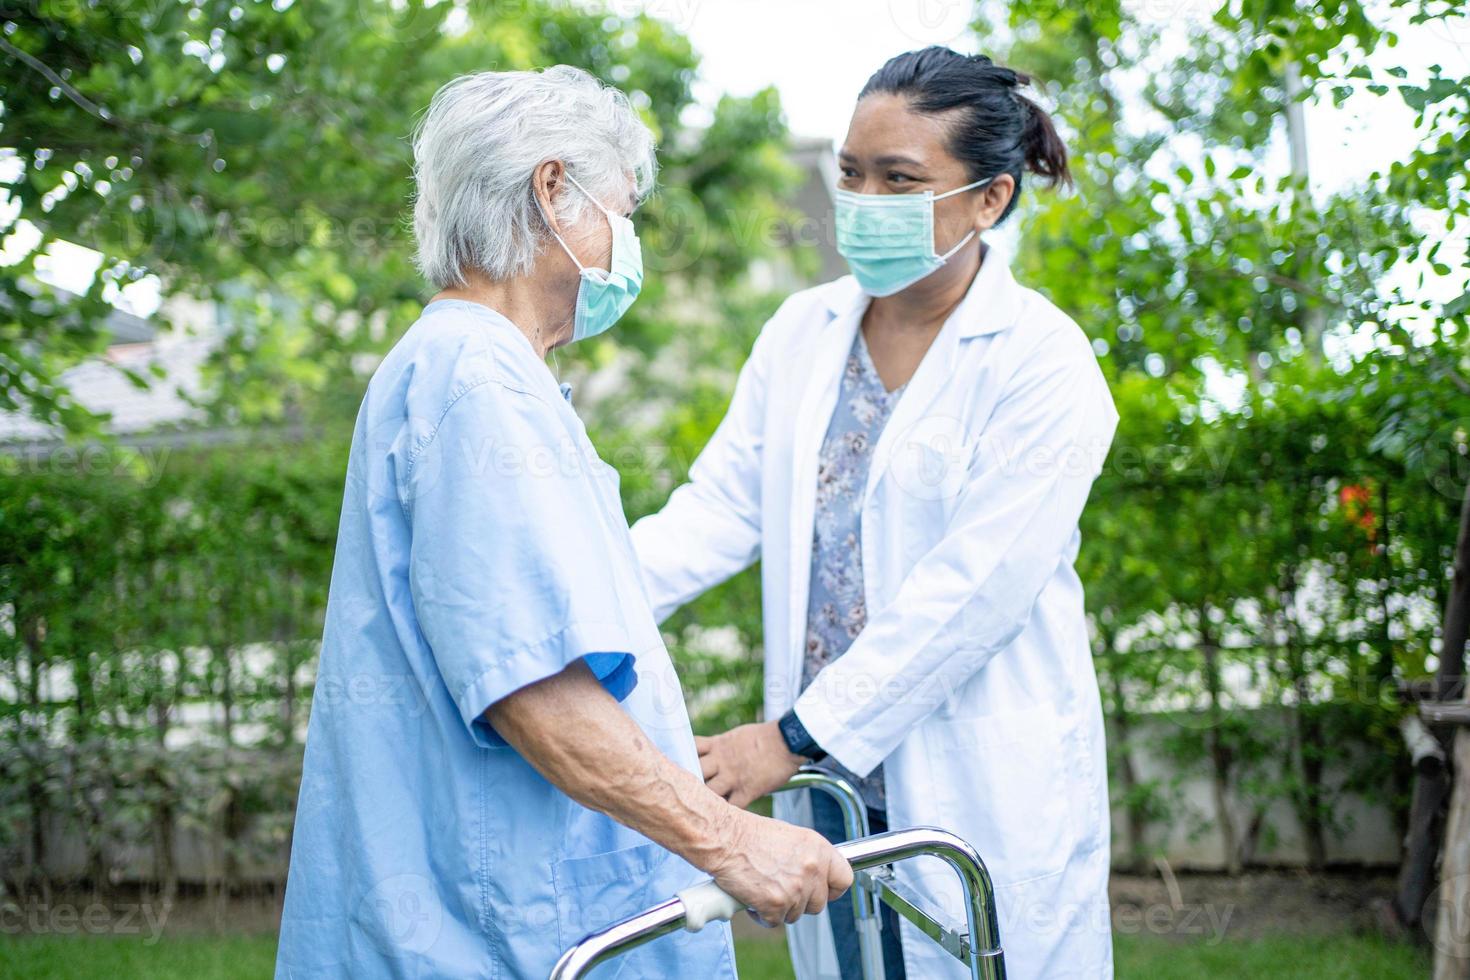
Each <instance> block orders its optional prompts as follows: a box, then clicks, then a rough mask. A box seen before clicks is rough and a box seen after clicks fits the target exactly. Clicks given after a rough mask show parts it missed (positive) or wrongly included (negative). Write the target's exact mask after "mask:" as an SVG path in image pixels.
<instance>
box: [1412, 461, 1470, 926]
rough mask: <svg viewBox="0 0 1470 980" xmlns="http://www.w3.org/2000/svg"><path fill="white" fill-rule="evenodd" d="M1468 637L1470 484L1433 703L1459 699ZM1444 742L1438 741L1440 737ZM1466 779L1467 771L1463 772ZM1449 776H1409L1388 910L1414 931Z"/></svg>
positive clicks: (1436, 770) (1427, 772)
mask: <svg viewBox="0 0 1470 980" xmlns="http://www.w3.org/2000/svg"><path fill="white" fill-rule="evenodd" d="M1467 633H1470V484H1467V485H1466V487H1465V499H1464V502H1463V504H1462V505H1461V508H1460V533H1459V538H1458V540H1457V541H1456V543H1455V575H1454V580H1453V583H1452V584H1451V586H1450V595H1449V599H1448V600H1447V601H1446V602H1445V611H1444V629H1443V630H1442V631H1441V636H1442V640H1443V642H1442V644H1441V646H1440V653H1439V669H1438V670H1437V671H1436V672H1435V685H1434V686H1435V700H1437V701H1449V700H1452V699H1454V698H1458V697H1461V696H1462V695H1463V691H1462V688H1463V684H1464V676H1465V641H1466V635H1467ZM1441 740H1443V737H1442V738H1441ZM1467 776H1470V772H1467ZM1449 790H1450V786H1449V774H1448V773H1447V772H1446V770H1445V767H1444V766H1442V765H1430V766H1426V767H1421V768H1420V769H1419V770H1418V771H1416V773H1415V776H1414V796H1413V803H1412V808H1411V809H1410V811H1409V837H1408V840H1407V842H1406V843H1405V847H1404V863H1403V865H1402V866H1401V867H1400V868H1399V880H1398V894H1397V895H1395V896H1394V900H1393V911H1394V913H1395V914H1396V915H1397V916H1398V919H1399V922H1400V923H1401V924H1403V925H1404V926H1406V927H1409V928H1413V927H1416V926H1418V925H1420V924H1421V923H1422V921H1423V918H1422V917H1423V913H1424V903H1425V902H1426V901H1428V900H1429V893H1430V889H1432V888H1433V887H1434V864H1435V860H1436V859H1437V858H1438V857H1439V844H1440V837H1439V832H1438V830H1439V826H1440V812H1441V808H1442V807H1443V806H1444V801H1445V799H1446V798H1447V797H1448V796H1449Z"/></svg>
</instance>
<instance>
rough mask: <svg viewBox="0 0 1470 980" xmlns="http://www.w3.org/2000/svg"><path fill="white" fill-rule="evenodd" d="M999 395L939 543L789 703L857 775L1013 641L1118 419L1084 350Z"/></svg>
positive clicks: (1038, 363) (1034, 361)
mask: <svg viewBox="0 0 1470 980" xmlns="http://www.w3.org/2000/svg"><path fill="white" fill-rule="evenodd" d="M1078 340H1079V341H1080V340H1081V338H1080V336H1079V337H1078ZM1010 387H1011V388H1012V390H1011V391H1010V392H1009V393H1008V394H1007V395H1005V396H1003V397H1002V400H1001V402H1000V403H999V404H998V405H997V406H996V409H995V412H994V414H993V416H992V417H991V419H990V421H989V423H988V424H987V425H986V427H985V430H984V432H983V433H982V434H981V436H980V437H979V439H978V440H977V444H976V446H975V449H974V451H973V453H972V454H971V456H970V464H969V471H968V473H967V475H966V480H965V483H964V484H963V486H962V488H961V489H960V491H959V495H958V497H957V499H956V501H955V507H954V509H953V511H952V515H951V517H950V521H949V525H948V528H947V530H946V533H945V535H944V537H943V538H942V539H941V540H940V541H939V543H938V544H936V545H935V546H933V547H932V548H931V549H930V550H929V551H928V552H927V553H926V554H924V555H923V556H921V557H920V558H919V560H918V561H917V562H916V563H915V564H914V566H913V567H912V568H911V569H910V571H909V573H908V575H907V576H906V577H905V578H904V580H903V582H902V584H901V585H900V586H899V590H898V593H897V595H896V597H895V598H894V600H893V601H892V602H891V603H889V604H888V605H887V606H885V607H884V608H883V609H881V610H877V611H876V612H875V613H874V614H873V615H872V617H871V619H870V620H869V622H868V624H867V626H866V627H865V628H864V629H863V631H862V633H861V634H860V635H859V636H858V638H857V639H856V640H855V641H854V642H853V645H852V646H851V647H850V648H849V649H848V651H847V652H846V653H845V654H843V656H841V657H840V658H838V659H837V660H835V661H834V662H832V663H831V664H829V665H828V666H827V667H825V668H824V669H823V670H822V671H821V672H820V673H818V674H817V676H816V677H815V678H814V679H813V682H812V684H811V685H810V686H809V687H808V688H807V689H806V691H804V692H803V693H802V695H801V697H800V698H798V699H797V702H796V713H797V715H798V716H799V717H800V718H801V720H802V722H803V724H805V725H806V728H807V731H808V732H810V733H811V735H812V737H813V738H814V739H815V740H816V742H817V744H818V745H820V746H821V747H822V748H823V749H825V750H826V751H827V752H828V753H830V754H831V755H832V756H833V757H834V758H835V759H836V760H837V761H838V762H840V763H842V765H844V766H846V767H847V768H849V769H851V770H852V771H853V772H854V773H856V774H857V775H859V776H865V775H867V774H868V773H869V772H871V771H872V770H873V769H874V768H875V767H876V766H877V765H878V764H879V763H881V762H882V761H883V760H884V759H885V758H886V757H887V756H888V755H889V754H890V753H892V751H893V750H894V749H895V748H897V746H898V744H899V742H900V741H902V740H903V738H904V736H905V735H906V734H907V733H908V732H909V731H910V730H911V729H912V728H913V727H914V726H915V725H917V724H918V723H919V722H921V721H923V720H924V719H925V718H926V717H927V716H928V715H929V714H930V713H931V712H932V711H934V710H935V709H936V708H937V707H939V706H940V705H941V704H942V703H943V702H944V700H945V698H946V697H948V696H949V695H950V694H952V693H953V692H954V691H956V690H958V689H959V688H960V687H961V686H963V685H964V684H965V682H966V681H967V680H969V679H970V678H971V677H972V676H973V675H974V674H975V672H976V671H979V670H981V669H983V668H984V667H985V665H986V664H987V663H988V662H989V661H990V659H991V658H992V657H994V656H995V655H996V654H997V653H999V652H1000V651H1002V650H1004V649H1005V648H1006V647H1007V646H1009V645H1010V643H1011V642H1012V641H1013V640H1014V639H1015V638H1016V636H1017V635H1019V633H1020V632H1021V630H1022V628H1023V627H1024V626H1025V625H1026V622H1027V621H1028V620H1029V619H1030V617H1031V611H1032V608H1033V607H1034V606H1035V603H1036V601H1037V598H1038V597H1039V596H1040V594H1041V590H1042V588H1043V587H1044V586H1045V585H1046V583H1047V581H1048V580H1049V579H1050V578H1051V577H1052V575H1053V574H1054V573H1055V571H1056V568H1057V563H1058V562H1060V561H1062V560H1064V555H1065V552H1066V549H1067V547H1068V545H1069V542H1070V540H1071V538H1072V536H1073V534H1074V533H1075V531H1076V528H1077V520H1078V518H1079V516H1080V515H1081V513H1082V507H1083V504H1084V503H1085V502H1086V500H1087V496H1088V493H1089V492H1090V490H1091V487H1092V483H1093V480H1094V479H1095V477H1096V476H1097V473H1098V472H1099V470H1100V469H1101V466H1102V461H1103V458H1104V457H1105V456H1106V453H1107V449H1108V446H1109V444H1110V443H1111V441H1112V436H1113V432H1114V429H1115V427H1116V424H1117V418H1118V416H1117V413H1116V411H1115V410H1114V408H1113V404H1112V399H1111V398H1110V396H1109V395H1108V392H1107V387H1106V384H1105V382H1104V381H1103V378H1102V374H1101V372H1100V371H1099V370H1098V367H1097V363H1096V361H1095V359H1094V358H1093V356H1092V353H1091V351H1090V350H1089V349H1087V348H1086V345H1085V342H1083V343H1081V344H1079V345H1075V350H1074V352H1069V354H1068V355H1066V356H1057V355H1056V354H1048V353H1044V352H1040V351H1038V352H1035V353H1034V354H1033V355H1032V357H1031V358H1030V359H1029V360H1028V366H1027V367H1026V368H1023V369H1022V374H1021V375H1019V376H1018V377H1017V378H1016V379H1015V380H1014V381H1013V383H1012V385H1011V386H1010ZM891 492H900V493H901V492H903V491H902V490H901V489H899V488H896V487H895V488H893V490H892V491H891Z"/></svg>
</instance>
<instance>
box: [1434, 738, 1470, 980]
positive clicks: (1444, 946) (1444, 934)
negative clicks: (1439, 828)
mask: <svg viewBox="0 0 1470 980" xmlns="http://www.w3.org/2000/svg"><path fill="white" fill-rule="evenodd" d="M1454 767H1455V773H1456V774H1457V775H1456V779H1455V788H1454V792H1453V793H1451V794H1450V812H1449V817H1448V819H1446V821H1445V835H1444V841H1445V843H1444V866H1443V867H1442V868H1441V874H1440V882H1441V884H1440V887H1439V894H1438V901H1437V902H1436V903H1435V904H1436V905H1437V908H1435V910H1434V920H1435V921H1434V980H1470V914H1467V913H1470V778H1467V775H1470V732H1467V731H1465V730H1464V729H1463V728H1462V729H1460V730H1459V731H1457V732H1455V749H1454Z"/></svg>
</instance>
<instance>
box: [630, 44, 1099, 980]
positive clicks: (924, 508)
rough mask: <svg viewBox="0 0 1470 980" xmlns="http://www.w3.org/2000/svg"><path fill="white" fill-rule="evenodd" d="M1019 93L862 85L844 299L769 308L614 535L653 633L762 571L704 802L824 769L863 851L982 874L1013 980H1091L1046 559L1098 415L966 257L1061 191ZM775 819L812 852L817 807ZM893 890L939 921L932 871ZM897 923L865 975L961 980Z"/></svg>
mask: <svg viewBox="0 0 1470 980" xmlns="http://www.w3.org/2000/svg"><path fill="white" fill-rule="evenodd" d="M1026 82H1027V79H1026V78H1025V76H1022V75H1019V74H1017V73H1016V72H1014V71H1012V70H1011V69H1009V68H1003V67H1001V66H999V65H996V64H993V63H992V62H991V61H990V60H989V59H988V58H985V57H983V56H977V57H965V56H963V55H959V54H956V53H955V52H953V51H950V50H947V49H944V48H937V47H931V48H928V49H926V50H923V51H917V52H911V53H909V54H904V55H900V56H898V57H896V58H894V59H893V60H891V61H889V62H888V63H887V64H886V65H884V66H883V68H882V69H880V70H879V71H878V73H877V74H875V75H874V76H873V77H872V78H871V79H869V80H868V83H867V85H866V86H865V87H864V88H863V91H862V94H861V95H860V96H859V98H858V103H857V108H856V110H855V111H854V113H853V116H852V121H851V124H850V126H849V128H848V132H847V138H846V141H845V142H844V143H843V146H842V150H841V153H840V155H839V164H840V167H841V180H840V183H839V189H838V190H837V192H836V228H837V246H838V249H839V250H840V251H841V253H842V254H843V255H844V256H845V257H846V259H847V261H848V265H849V267H850V268H851V270H852V275H851V276H847V277H844V278H842V279H839V280H837V281H836V282H831V283H828V284H826V285H823V286H818V287H816V288H814V289H809V290H806V291H803V292H800V293H797V294H796V295H794V296H792V297H791V298H790V299H788V300H787V301H786V302H785V303H784V304H782V306H781V308H780V309H779V310H778V311H777V312H776V314H775V316H773V317H772V318H771V320H770V322H769V323H767V324H766V326H765V328H764V329H763V330H762V331H761V334H760V336H759V338H758V339H757V340H756V342H755V347H754V350H753V351H752V352H751V355H750V359H749V360H748V361H747V362H746V364H745V366H744V368H743V369H742V370H741V372H740V378H739V381H738V383H737V384H736V386H735V394H734V399H733V401H732V402H731V405H730V409H729V412H728V414H727V415H726V416H725V419H724V421H723V422H722V423H721V424H720V426H719V428H718V430H717V431H716V432H715V434H714V437H713V438H712V439H711V440H710V443H709V445H708V446H706V447H705V449H704V451H703V452H702V453H701V454H700V456H699V459H698V460H697V461H696V463H695V465H694V467H693V468H692V469H691V471H690V480H689V483H688V484H686V485H684V486H682V487H679V488H678V489H677V490H676V491H675V492H674V494H673V495H672V496H671V497H670V498H669V501H668V504H667V505H666V506H665V507H664V508H663V510H662V511H661V512H659V513H658V514H655V515H652V516H650V517H647V518H644V519H643V520H641V521H639V522H638V523H637V525H635V527H634V528H633V540H634V543H635V547H636V549H637V552H638V557H639V559H640V561H641V563H642V566H643V572H644V579H645V582H646V584H647V587H648V591H649V594H650V598H651V600H652V602H653V606H654V610H655V614H656V615H657V616H659V618H663V617H665V616H667V615H668V614H669V613H670V612H671V611H672V610H673V609H674V608H676V607H677V606H679V605H680V604H681V603H684V602H686V601H688V600H689V599H690V598H692V597H694V596H696V595H698V594H699V593H701V592H703V591H704V590H705V589H708V588H710V587H711V586H713V585H715V584H716V583H718V582H720V581H722V580H724V579H725V578H727V577H728V576H730V575H732V574H734V573H736V572H738V571H740V570H741V569H743V568H745V567H746V566H748V565H750V564H751V563H752V562H753V561H754V560H755V559H756V558H757V557H759V558H760V559H761V570H762V579H763V595H764V600H763V602H764V620H765V669H766V683H765V716H766V718H768V719H771V720H769V721H766V722H764V723H761V724H755V725H745V726H742V727H740V728H736V729H734V730H732V731H730V732H727V733H725V734H723V735H719V736H716V737H714V738H710V739H704V740H701V741H700V746H699V748H700V755H701V757H702V764H703V773H704V777H705V780H706V782H707V784H708V785H709V786H710V787H711V788H712V789H714V790H715V791H716V792H717V793H720V794H721V795H723V796H725V797H726V798H727V799H729V800H730V801H731V802H732V803H734V804H736V805H737V806H743V805H746V804H747V803H749V802H750V801H751V800H754V799H756V798H758V797H761V796H763V795H765V794H766V793H769V792H770V791H772V790H773V789H775V788H776V787H778V786H780V785H781V784H782V783H784V782H785V781H786V780H787V779H788V778H789V777H790V776H791V775H792V773H793V772H795V771H796V769H797V767H798V766H799V765H801V764H803V763H805V762H806V761H807V760H822V761H823V764H824V765H830V766H833V767H835V768H836V769H837V770H838V771H839V772H843V773H845V774H848V775H849V776H850V777H851V778H854V779H857V780H859V781H860V782H859V785H860V788H861V789H862V791H863V793H864V796H865V798H866V800H867V802H868V804H869V806H870V808H872V810H873V811H874V813H873V814H872V815H873V816H874V817H875V823H876V825H877V826H878V827H881V826H883V825H884V824H885V823H886V825H887V826H888V827H890V828H894V829H896V828H901V827H908V826H913V825H920V824H931V825H937V826H940V827H944V828H947V829H949V830H952V831H954V832H956V833H958V834H960V835H961V836H962V837H964V838H966V839H968V840H969V841H970V842H971V843H972V844H974V845H975V847H976V848H978V849H979V851H980V853H981V854H982V855H983V856H984V858H985V860H986V862H987V864H988V865H989V868H990V870H991V872H992V874H993V876H994V879H995V883H996V885H997V888H998V895H999V903H1000V909H999V911H1000V925H1001V940H1002V943H1003V945H1004V947H1005V955H1006V965H1007V967H1008V968H1009V972H1010V976H1011V977H1013V978H1020V980H1027V978H1033V977H1034V978H1040V977H1045V978H1048V980H1056V978H1061V977H1098V976H1110V975H1111V973H1112V945H1111V937H1110V932H1109V927H1108V907H1107V880H1108V798H1107V781H1106V780H1107V777H1106V763H1105V759H1104V755H1103V720H1102V711H1101V706H1100V703H1099V697H1098V690H1097V679H1096V676H1095V675H1094V672H1093V668H1092V661H1091V654H1090V651H1089V647H1088V636H1087V625H1086V621H1085V619H1084V614H1083V604H1082V586H1081V583H1080V581H1079V580H1078V577H1077V573H1076V571H1075V570H1074V568H1073V561H1074V560H1075V558H1076V555H1077V548H1078V541H1079V537H1078V531H1077V521H1078V516H1079V515H1080V514H1081V512H1082V507H1083V504H1084V503H1085V502H1086V500H1087V496H1088V492H1089V490H1090V488H1091V486H1092V482H1093V479H1094V477H1095V476H1096V474H1097V472H1098V470H1099V468H1100V467H1101V464H1102V460H1103V458H1104V456H1105V455H1106V452H1107V448H1108V445H1109V443H1110V441H1111V439H1112V435H1113V430H1114V428H1115V425H1116V422H1117V413H1116V412H1115V411H1114V409H1113V404H1112V400H1111V398H1110V397H1109V394H1108V390H1107V387H1106V385H1105V383H1104V381H1103V377H1102V374H1101V372H1100V371H1099V369H1098V365H1097V362H1096V359H1095V358H1094V355H1093V351H1092V348H1091V346H1090V344H1089V342H1088V339H1087V337H1086V336H1085V335H1084V334H1083V332H1082V330H1081V329H1079V328H1078V326H1077V324H1076V323H1074V322H1073V321H1072V320H1071V319H1070V318H1069V317H1068V316H1067V315H1066V314H1065V313H1063V312H1061V311H1060V310H1058V309H1057V308H1056V307H1055V306H1053V305H1052V304H1051V303H1050V302H1048V301H1047V300H1046V299H1045V298H1044V297H1042V296H1041V295H1040V294H1039V293H1037V292H1035V291H1033V290H1031V289H1028V288H1026V287H1024V286H1022V285H1020V284H1018V283H1017V282H1016V280H1015V279H1014V278H1013V277H1012V276H1011V272H1010V269H1009V268H1008V267H1007V256H1006V255H1005V254H1004V253H1003V252H1002V251H1001V249H1000V247H999V246H997V245H994V244H989V243H987V242H985V241H984V240H983V235H984V233H985V232H986V231H988V230H989V229H991V228H993V227H995V226H996V225H998V224H999V223H1000V222H1002V221H1004V220H1005V218H1006V217H1007V216H1008V215H1009V214H1010V213H1011V212H1012V210H1014V209H1015V206H1016V201H1017V199H1018V197H1019V195H1020V193H1021V189H1022V183H1023V177H1024V175H1025V174H1027V173H1032V174H1036V175H1039V176H1040V177H1043V178H1045V179H1046V180H1047V181H1049V182H1050V183H1052V184H1055V183H1056V182H1058V181H1061V180H1067V179H1069V177H1070V175H1069V173H1068V171H1067V163H1066V151H1065V149H1064V148H1063V146H1062V144H1061V141H1060V139H1059V138H1058V136H1057V133H1056V130H1055V129H1054V128H1053V126H1052V124H1051V122H1050V120H1049V119H1048V118H1047V116H1046V114H1045V113H1044V112H1043V111H1042V110H1041V109H1040V108H1038V107H1037V106H1036V105H1035V104H1034V103H1033V102H1031V101H1030V100H1028V99H1027V98H1025V97H1024V96H1023V95H1022V94H1021V93H1020V91H1019V89H1020V88H1021V86H1023V85H1025V84H1026ZM1083 271H1084V270H1082V269H1080V268H1079V270H1078V272H1079V274H1081V273H1083ZM804 796H810V798H803V797H804ZM776 806H777V813H778V815H779V816H782V817H784V818H786V819H790V820H794V821H796V822H800V823H803V824H806V825H808V826H816V827H817V829H819V830H822V831H824V832H828V833H829V834H830V835H835V833H836V829H837V822H836V820H835V813H833V812H831V811H830V809H829V806H828V805H827V804H826V803H825V798H821V797H818V796H817V795H815V794H802V796H795V795H792V794H781V795H780V796H778V797H777V799H776ZM926 865H932V866H926ZM896 871H897V873H898V875H899V877H900V878H902V879H905V881H906V883H907V884H908V885H909V886H911V887H912V888H914V889H916V890H917V891H918V892H920V894H921V895H922V896H923V897H925V898H926V899H927V901H928V903H930V904H932V905H935V906H937V907H940V908H944V909H946V910H947V912H948V913H949V915H950V917H951V918H952V920H954V921H957V922H963V921H964V912H963V908H962V906H961V902H960V894H959V888H958V884H957V883H956V881H955V880H954V875H953V873H952V872H951V871H949V870H948V869H947V868H945V867H943V866H940V865H939V863H938V862H937V861H936V862H904V863H901V864H899V865H897V866H896ZM845 904H846V902H845V901H844V902H841V903H834V905H833V908H832V909H831V910H830V911H829V912H828V913H824V914H823V915H822V916H820V917H816V918H808V919H806V920H803V921H802V922H800V923H798V924H797V925H796V926H795V927H793V928H792V930H791V935H792V944H791V945H792V951H793V954H792V955H793V958H794V960H795V961H796V965H797V971H798V975H799V976H800V977H801V978H802V980H813V978H817V977H837V976H842V977H854V976H857V973H856V972H855V963H856V948H855V947H856V944H855V941H854V939H853V937H852V928H851V917H850V913H847V914H844V913H843V906H844V905H845ZM894 922H895V920H894V919H891V918H890V919H888V920H887V921H885V928H884V937H885V950H884V953H885V960H886V961H887V962H888V963H889V967H888V970H887V975H888V977H889V980H893V978H895V977H900V976H904V975H905V974H906V975H907V976H908V977H910V978H913V980H935V978H943V977H951V976H952V977H961V976H968V973H967V971H965V970H964V969H963V968H962V967H961V966H960V964H959V963H958V962H957V961H955V960H954V959H952V958H950V957H949V955H948V954H947V953H945V952H944V951H943V950H942V949H941V948H940V947H939V946H938V945H937V944H935V943H934V942H932V941H930V940H928V939H927V938H925V937H923V936H921V935H920V934H919V933H918V932H916V931H915V930H914V929H913V927H912V926H910V925H908V924H907V923H906V922H905V923H904V924H903V926H902V931H901V933H900V932H899V930H898V929H896V928H894ZM834 931H835V933H836V935H835V941H834ZM900 939H901V942H900ZM900 947H901V948H900ZM839 956H840V957H841V960H842V961H843V963H844V964H845V966H844V968H843V969H842V970H841V971H840V972H839V968H838V958H839Z"/></svg>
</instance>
